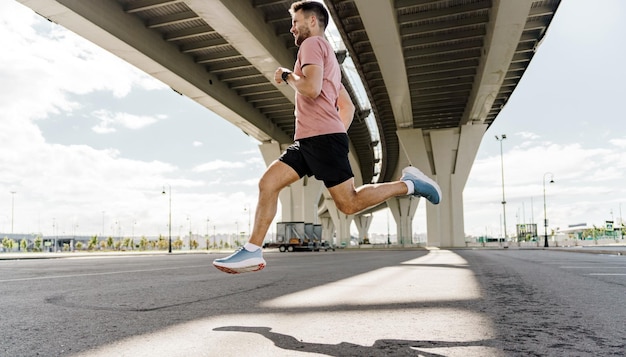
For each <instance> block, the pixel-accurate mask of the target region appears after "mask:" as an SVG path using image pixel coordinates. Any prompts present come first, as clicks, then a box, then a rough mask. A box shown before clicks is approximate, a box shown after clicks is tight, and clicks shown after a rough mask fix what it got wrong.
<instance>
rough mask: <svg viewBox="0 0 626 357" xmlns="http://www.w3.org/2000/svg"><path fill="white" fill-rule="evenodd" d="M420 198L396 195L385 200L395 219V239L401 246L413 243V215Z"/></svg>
mask: <svg viewBox="0 0 626 357" xmlns="http://www.w3.org/2000/svg"><path fill="white" fill-rule="evenodd" d="M421 199H422V198H419V197H413V196H397V197H392V198H390V199H388V200H387V206H388V207H389V210H390V211H391V214H392V215H393V219H394V220H395V221H396V227H397V228H396V230H397V240H398V244H400V245H402V246H406V245H411V244H413V224H412V223H413V217H414V216H415V211H417V206H418V204H419V202H420V200H421Z"/></svg>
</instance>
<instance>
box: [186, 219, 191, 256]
mask: <svg viewBox="0 0 626 357" xmlns="http://www.w3.org/2000/svg"><path fill="white" fill-rule="evenodd" d="M187 220H188V221H189V250H191V217H189V216H187Z"/></svg>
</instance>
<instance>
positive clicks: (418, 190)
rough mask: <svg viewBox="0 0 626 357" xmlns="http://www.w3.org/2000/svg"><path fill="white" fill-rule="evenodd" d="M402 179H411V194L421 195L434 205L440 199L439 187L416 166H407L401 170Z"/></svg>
mask: <svg viewBox="0 0 626 357" xmlns="http://www.w3.org/2000/svg"><path fill="white" fill-rule="evenodd" d="M400 180H402V181H412V182H413V186H414V188H415V189H414V190H413V196H421V197H424V198H425V199H427V200H428V201H430V203H432V204H434V205H436V204H438V203H439V201H441V189H440V188H439V185H437V183H436V182H435V181H433V179H431V178H430V177H428V176H426V175H424V173H423V172H421V171H420V170H419V169H418V168H417V167H414V166H407V167H405V168H404V169H403V170H402V178H401V179H400Z"/></svg>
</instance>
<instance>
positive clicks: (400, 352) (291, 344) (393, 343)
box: [213, 326, 491, 357]
mask: <svg viewBox="0 0 626 357" xmlns="http://www.w3.org/2000/svg"><path fill="white" fill-rule="evenodd" d="M271 330H272V329H271V328H269V327H260V326H259V327H256V326H224V327H218V328H214V329H213V331H231V332H250V333H256V334H259V335H261V336H263V337H265V338H267V339H268V340H270V341H272V342H273V343H274V345H275V346H276V347H279V348H282V349H284V350H291V351H298V352H312V353H322V354H325V355H328V356H390V355H391V356H418V355H419V356H425V357H439V356H445V355H442V354H437V353H432V352H427V351H424V350H423V349H432V348H445V347H470V346H485V347H486V346H488V345H489V343H490V341H491V340H481V341H463V342H458V341H454V342H453V341H411V340H393V339H384V340H377V341H376V342H374V344H373V345H372V346H361V345H357V344H353V343H348V342H342V343H339V344H335V345H330V344H324V343H310V342H304V341H299V340H297V339H296V338H295V337H293V336H289V335H285V334H281V333H276V332H272V331H271Z"/></svg>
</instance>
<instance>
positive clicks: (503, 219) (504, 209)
mask: <svg viewBox="0 0 626 357" xmlns="http://www.w3.org/2000/svg"><path fill="white" fill-rule="evenodd" d="M504 139H506V134H502V136H498V135H496V140H498V141H499V142H500V166H501V168H502V221H503V224H504V241H505V242H506V199H505V198H504V155H503V154H502V140H504Z"/></svg>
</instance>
